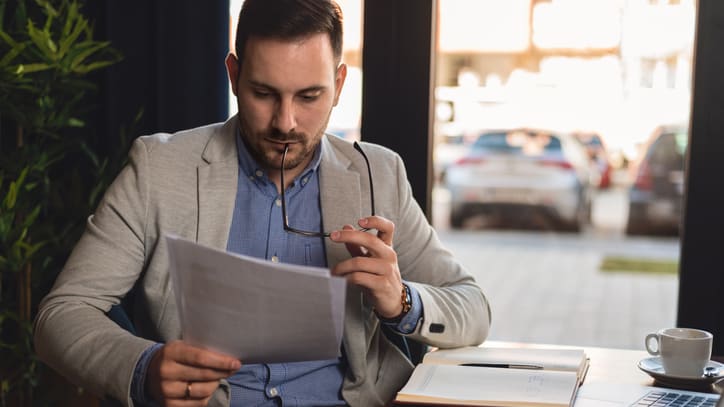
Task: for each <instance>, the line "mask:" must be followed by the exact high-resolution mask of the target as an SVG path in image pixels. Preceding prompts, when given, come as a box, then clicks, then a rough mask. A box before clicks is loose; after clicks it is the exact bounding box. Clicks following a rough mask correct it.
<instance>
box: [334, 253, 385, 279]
mask: <svg viewBox="0 0 724 407" xmlns="http://www.w3.org/2000/svg"><path fill="white" fill-rule="evenodd" d="M393 272H394V266H393V265H392V264H390V263H388V262H385V261H381V260H379V259H376V258H372V257H353V258H351V259H348V260H345V261H342V262H339V263H337V265H336V266H334V268H332V274H333V275H335V276H340V277H347V276H348V275H349V274H352V273H366V274H370V275H373V276H384V275H387V274H390V273H393Z"/></svg>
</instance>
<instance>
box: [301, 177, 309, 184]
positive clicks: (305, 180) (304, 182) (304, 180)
mask: <svg viewBox="0 0 724 407" xmlns="http://www.w3.org/2000/svg"><path fill="white" fill-rule="evenodd" d="M307 181H309V177H307V178H304V179H303V180H302V185H307Z"/></svg>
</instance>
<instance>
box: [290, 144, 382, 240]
mask: <svg viewBox="0 0 724 407" xmlns="http://www.w3.org/2000/svg"><path fill="white" fill-rule="evenodd" d="M354 148H355V150H357V151H358V152H359V153H360V154H362V157H363V158H364V159H365V164H367V176H368V179H369V181H370V208H371V209H372V215H371V216H375V191H374V188H373V186H372V170H371V169H370V161H369V160H368V159H367V155H366V154H365V152H364V151H362V147H360V145H359V144H358V143H357V142H356V141H355V142H354ZM287 150H289V144H286V145H285V146H284V153H282V168H281V175H280V178H281V183H282V193H281V195H282V220H283V222H284V230H285V231H287V232H289V233H296V234H298V235H302V236H307V237H329V236H330V235H331V232H310V231H306V230H301V229H296V228H293V227H291V226H289V219H288V218H287V199H286V196H285V194H284V190H285V189H286V188H285V184H284V161H285V160H286V158H287ZM368 230H369V228H363V229H360V231H362V232H366V231H368Z"/></svg>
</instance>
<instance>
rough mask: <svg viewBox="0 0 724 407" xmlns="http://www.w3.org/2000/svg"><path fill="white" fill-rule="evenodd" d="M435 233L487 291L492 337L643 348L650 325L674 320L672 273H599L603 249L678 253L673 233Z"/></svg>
mask: <svg viewBox="0 0 724 407" xmlns="http://www.w3.org/2000/svg"><path fill="white" fill-rule="evenodd" d="M439 233H440V237H441V239H442V240H443V242H444V243H445V244H446V246H447V247H448V248H450V249H451V250H452V251H453V252H454V253H455V255H456V256H457V258H458V259H460V261H461V262H462V263H463V264H464V265H465V266H466V267H467V268H468V269H469V270H470V271H471V272H472V273H473V274H474V275H475V277H476V279H477V281H478V283H479V284H480V285H481V287H482V288H483V290H484V291H485V293H486V294H487V295H488V297H489V301H490V302H491V305H492V311H493V325H492V330H491V335H490V337H489V338H490V339H492V340H505V341H519V342H537V343H554V344H564V345H565V344H570V345H587V346H603V347H612V348H626V349H644V347H643V343H644V336H645V335H646V334H647V333H650V332H654V331H656V330H658V329H660V328H663V327H669V326H675V323H676V302H677V295H678V277H677V276H676V275H670V274H669V275H660V274H637V273H611V272H606V273H604V272H601V271H599V265H600V263H601V260H602V259H603V257H604V256H605V255H624V256H625V255H630V256H635V257H639V258H640V257H649V258H668V259H676V258H678V255H679V245H678V241H677V239H658V240H657V239H631V238H624V237H618V238H616V237H615V236H614V237H613V238H612V237H610V236H609V237H596V236H579V235H577V234H553V233H545V232H542V233H535V232H532V233H531V232H515V231H503V232H495V231H449V230H440V231H439Z"/></svg>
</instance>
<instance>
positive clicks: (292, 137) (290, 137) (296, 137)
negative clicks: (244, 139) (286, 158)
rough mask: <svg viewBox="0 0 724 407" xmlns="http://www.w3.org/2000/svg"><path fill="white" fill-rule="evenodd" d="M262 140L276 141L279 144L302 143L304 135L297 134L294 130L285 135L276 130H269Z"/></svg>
mask: <svg viewBox="0 0 724 407" xmlns="http://www.w3.org/2000/svg"><path fill="white" fill-rule="evenodd" d="M264 138H267V139H270V140H274V141H278V142H280V143H286V142H294V141H302V140H304V139H305V137H304V133H299V132H296V131H294V130H292V131H290V132H288V133H285V132H282V131H279V130H277V129H273V130H270V131H268V132H266V134H264Z"/></svg>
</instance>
